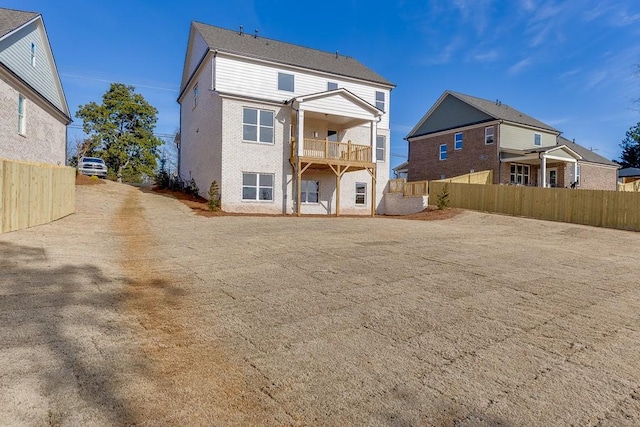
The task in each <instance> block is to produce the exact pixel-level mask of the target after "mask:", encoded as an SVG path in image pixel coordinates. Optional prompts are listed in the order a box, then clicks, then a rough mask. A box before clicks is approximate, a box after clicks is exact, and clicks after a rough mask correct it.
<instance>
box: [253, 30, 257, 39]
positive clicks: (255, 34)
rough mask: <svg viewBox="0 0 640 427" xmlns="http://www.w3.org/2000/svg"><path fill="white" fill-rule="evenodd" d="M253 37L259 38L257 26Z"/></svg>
mask: <svg viewBox="0 0 640 427" xmlns="http://www.w3.org/2000/svg"><path fill="white" fill-rule="evenodd" d="M253 38H254V39H257V38H258V29H257V28H256V29H255V30H254V33H253Z"/></svg>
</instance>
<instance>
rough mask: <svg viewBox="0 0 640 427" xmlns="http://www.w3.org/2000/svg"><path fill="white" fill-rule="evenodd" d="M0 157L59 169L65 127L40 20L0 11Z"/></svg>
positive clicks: (59, 86)
mask: <svg viewBox="0 0 640 427" xmlns="http://www.w3.org/2000/svg"><path fill="white" fill-rule="evenodd" d="M0 112H2V114H0V158H5V159H10V160H25V161H34V162H42V163H52V164H60V165H64V164H65V160H66V140H67V137H66V135H67V133H66V126H67V125H68V124H69V123H70V122H71V119H70V115H69V107H68V106H67V101H66V99H65V96H64V92H63V90H62V84H61V82H60V77H59V75H58V70H57V68H56V65H55V61H54V59H53V53H52V51H51V46H50V44H49V38H48V37H47V32H46V30H45V27H44V21H43V19H42V15H40V14H38V13H34V12H22V11H17V10H11V9H0Z"/></svg>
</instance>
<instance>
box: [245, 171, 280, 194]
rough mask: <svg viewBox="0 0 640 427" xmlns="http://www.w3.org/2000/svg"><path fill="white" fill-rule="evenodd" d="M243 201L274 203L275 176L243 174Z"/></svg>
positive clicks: (268, 174)
mask: <svg viewBox="0 0 640 427" xmlns="http://www.w3.org/2000/svg"><path fill="white" fill-rule="evenodd" d="M242 200H255V201H273V174H270V173H246V172H245V173H243V174H242Z"/></svg>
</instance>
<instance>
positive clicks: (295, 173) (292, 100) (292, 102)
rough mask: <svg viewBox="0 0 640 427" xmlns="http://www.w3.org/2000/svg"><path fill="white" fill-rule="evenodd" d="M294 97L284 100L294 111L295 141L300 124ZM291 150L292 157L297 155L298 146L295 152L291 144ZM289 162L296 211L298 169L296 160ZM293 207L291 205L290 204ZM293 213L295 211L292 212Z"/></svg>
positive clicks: (290, 136) (298, 110)
mask: <svg viewBox="0 0 640 427" xmlns="http://www.w3.org/2000/svg"><path fill="white" fill-rule="evenodd" d="M294 99H295V98H292V99H291V100H289V101H286V102H285V104H289V105H290V106H291V110H293V111H295V112H296V129H294V131H295V133H296V141H297V137H298V127H299V126H300V109H299V108H298V109H296V108H295V107H294V105H295V101H294ZM292 138H293V135H289V144H291V139H292ZM297 143H298V144H300V141H297ZM291 152H292V154H293V156H292V157H297V156H298V147H297V146H296V150H295V152H294V151H293V146H291ZM290 163H291V167H292V168H293V175H294V178H295V179H292V181H293V182H294V183H295V186H293V185H292V186H291V199H292V200H293V201H294V202H295V206H296V209H295V210H296V211H297V210H298V186H299V185H300V183H299V182H298V170H297V167H296V166H297V162H296V161H293V160H292V161H290ZM292 208H293V205H292ZM292 213H295V212H292Z"/></svg>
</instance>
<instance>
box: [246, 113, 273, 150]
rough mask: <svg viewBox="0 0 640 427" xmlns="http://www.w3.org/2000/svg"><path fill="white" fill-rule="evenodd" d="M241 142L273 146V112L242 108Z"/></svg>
mask: <svg viewBox="0 0 640 427" xmlns="http://www.w3.org/2000/svg"><path fill="white" fill-rule="evenodd" d="M242 140H243V141H248V142H260V143H263V144H273V111H269V110H257V109H255V108H246V107H245V108H243V109H242Z"/></svg>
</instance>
